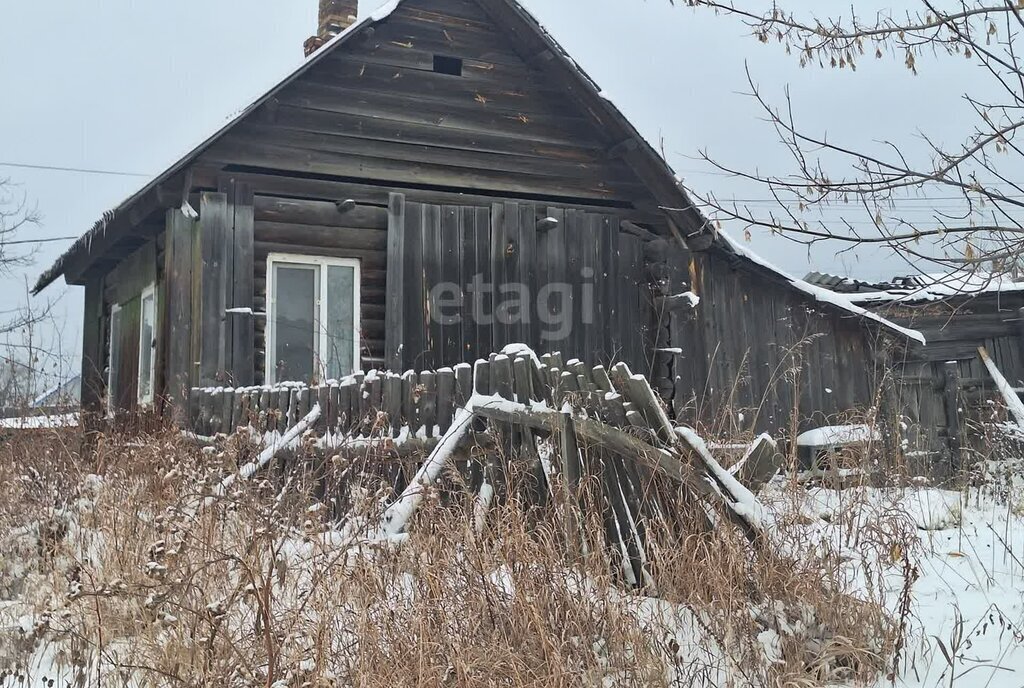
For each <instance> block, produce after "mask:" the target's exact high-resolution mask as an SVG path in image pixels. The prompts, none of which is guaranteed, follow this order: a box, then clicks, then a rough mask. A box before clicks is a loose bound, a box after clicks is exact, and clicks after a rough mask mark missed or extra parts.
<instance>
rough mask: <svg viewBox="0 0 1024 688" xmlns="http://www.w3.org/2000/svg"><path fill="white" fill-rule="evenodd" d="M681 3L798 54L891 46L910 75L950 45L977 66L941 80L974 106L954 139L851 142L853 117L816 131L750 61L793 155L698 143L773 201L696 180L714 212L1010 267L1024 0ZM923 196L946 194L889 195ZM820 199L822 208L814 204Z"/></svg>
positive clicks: (818, 57)
mask: <svg viewBox="0 0 1024 688" xmlns="http://www.w3.org/2000/svg"><path fill="white" fill-rule="evenodd" d="M687 4H688V5H690V6H693V7H698V8H708V9H711V10H714V11H716V12H719V13H721V14H723V15H725V16H731V17H734V18H738V19H739V20H741V21H742V22H744V23H745V24H746V26H747V27H748V28H749V30H750V32H751V34H752V35H753V36H754V37H755V38H756V39H757V40H759V41H760V42H762V43H778V44H779V45H780V46H781V48H782V49H783V50H785V52H786V53H787V54H791V55H794V56H795V57H796V59H798V61H799V64H800V65H801V66H803V67H819V68H825V69H828V68H832V69H837V70H847V69H849V70H854V71H855V70H856V69H857V67H858V65H860V64H861V63H863V62H865V61H866V60H885V59H889V60H894V61H896V62H897V65H898V64H899V63H902V65H903V67H905V68H906V69H908V70H910V71H911V72H912V73H914V74H917V73H918V72H919V71H923V70H925V69H926V66H925V65H926V64H931V65H932V68H933V69H934V70H935V71H936V72H938V71H940V70H943V69H944V68H947V67H948V65H944V64H943V61H945V60H950V59H957V58H958V59H961V60H964V59H966V60H969V61H971V62H972V63H973V64H975V65H977V66H978V67H979V68H980V69H979V71H978V73H977V75H973V74H972V77H971V78H970V79H969V80H967V79H965V80H964V81H965V83H962V84H957V83H955V82H952V83H947V84H945V85H944V87H945V88H947V89H953V90H955V91H957V92H958V93H962V98H963V101H964V102H965V103H966V104H967V106H968V110H969V112H971V113H973V118H972V119H971V118H964V122H963V127H964V128H963V131H962V132H961V134H960V136H959V137H958V139H957V140H955V142H954V143H952V144H945V143H942V142H940V141H938V140H937V139H935V138H932V137H930V136H929V134H928V132H927V131H921V132H918V131H907V132H894V134H893V136H902V137H903V139H902V140H896V139H894V140H886V141H881V142H873V143H871V144H866V143H864V142H857V141H858V136H857V132H856V131H855V130H853V127H854V126H855V124H853V125H851V128H850V130H848V131H840V132H839V133H838V135H828V134H825V133H822V132H818V131H812V130H811V129H810V128H809V127H807V126H806V125H804V124H803V123H802V122H801V119H800V117H799V115H798V113H799V112H800V111H801V109H805V110H809V109H811V108H813V107H814V104H811V103H794V101H793V100H792V98H791V96H790V92H789V89H788V88H787V89H786V91H785V94H784V96H783V100H784V102H783V103H782V104H781V105H778V104H776V103H775V102H774V99H773V98H771V97H766V96H765V95H764V94H763V93H762V91H761V90H760V89H759V88H758V86H757V84H756V83H755V77H754V76H753V75H751V74H750V73H749V71H748V74H747V79H748V82H749V84H750V87H751V95H752V97H753V98H754V100H755V102H756V103H757V105H758V107H759V108H760V110H761V111H762V113H763V114H764V115H765V116H766V118H767V119H768V121H769V122H771V124H772V125H773V126H774V129H775V131H776V132H777V134H778V137H779V140H780V142H781V143H782V144H783V145H784V147H785V149H786V151H787V152H788V154H789V157H790V158H791V162H792V163H793V165H792V169H791V170H790V171H788V172H787V173H784V174H778V175H773V174H765V173H763V172H761V171H760V170H758V169H756V168H755V167H754V165H753V164H748V163H743V164H740V165H730V164H726V163H724V162H722V161H721V160H718V159H715V158H713V157H712V156H710V155H708V154H707V153H703V154H702V155H703V157H704V158H705V160H707V161H708V162H709V163H711V165H712V166H714V167H716V168H717V169H719V170H720V171H724V172H726V173H729V174H732V175H735V176H736V177H738V178H740V179H742V180H744V181H745V182H747V183H752V184H755V185H757V187H758V188H760V189H762V190H763V191H766V192H767V195H768V196H769V197H770V199H774V201H775V202H774V203H769V207H770V208H771V209H769V210H767V211H764V210H763V209H758V208H752V207H750V206H749V205H745V204H743V203H740V202H730V201H727V200H722V199H719V198H717V197H716V196H714V195H713V194H701V193H700V192H694V193H693V195H694V196H695V197H697V198H698V199H699V201H700V203H701V204H703V205H704V206H705V207H706V208H707V209H708V210H709V212H710V214H712V215H714V217H715V218H716V219H717V220H719V221H732V222H735V223H738V224H740V225H742V226H743V227H744V228H745V229H746V230H747V231H749V230H750V229H768V230H770V231H772V232H777V233H780V234H782V235H783V236H786V237H788V238H791V239H793V240H795V241H798V242H802V243H805V244H813V243H817V242H821V241H831V242H838V243H839V244H840V245H842V246H845V247H851V246H856V245H862V244H875V245H883V246H888V247H890V248H892V249H894V250H895V251H896V252H897V253H899V254H900V255H903V256H905V257H907V258H908V260H909V261H910V262H914V259H924V260H927V261H930V262H932V263H937V264H939V265H940V266H942V267H944V268H948V269H955V270H959V271H963V270H971V271H974V270H979V269H981V270H984V271H985V272H986V273H991V274H993V276H998V275H1001V274H1006V273H1014V274H1016V273H1017V272H1018V271H1019V269H1020V267H1021V266H1020V261H1019V256H1020V254H1021V252H1022V249H1024V225H1022V224H1021V220H1022V213H1021V209H1022V208H1024V188H1022V184H1024V182H1022V181H1021V180H1020V172H1021V170H1022V169H1024V151H1022V150H1021V148H1020V146H1019V144H1018V142H1017V141H1016V137H1017V132H1018V130H1019V129H1021V127H1024V69H1022V64H1021V55H1020V53H1021V52H1022V47H1024V46H1022V45H1021V44H1020V43H1019V42H1018V38H1019V36H1020V33H1021V31H1022V30H1024V3H1020V2H1017V1H1016V0H1007V1H1006V2H1000V3H996V2H991V1H984V0H980V1H975V2H968V1H962V2H959V3H951V4H948V5H946V6H945V7H941V8H940V7H939V6H937V5H936V4H934V3H932V2H929V1H928V0H921V2H920V4H919V10H918V11H914V12H907V13H906V14H904V15H902V16H898V15H895V14H891V13H886V12H878V11H870V10H868V8H867V5H866V3H855V4H854V6H853V7H852V8H850V9H849V11H848V12H847V13H846V14H845V15H835V16H827V15H824V16H822V15H818V14H815V13H814V12H813V11H807V10H803V9H800V10H798V11H789V10H788V9H787V8H786V7H785V6H784V5H783V6H776V7H773V8H771V9H770V10H768V11H766V12H764V13H759V12H757V11H751V10H750V9H749V7H747V6H746V3H742V4H740V3H735V4H734V3H731V2H718V1H716V0H687ZM954 73H955V72H954ZM886 106H887V107H898V106H899V104H898V103H889V104H887V105H886ZM850 121H851V122H855V121H856V120H855V119H851V120H850ZM925 127H927V125H925ZM911 138H913V139H922V140H923V142H924V148H923V151H922V150H921V149H920V148H918V147H916V146H908V145H907V144H906V141H907V140H909V139H911ZM928 198H942V199H943V202H942V203H941V204H939V206H938V207H935V208H933V209H932V211H931V212H930V213H929V214H930V217H928V219H926V220H924V221H922V220H921V219H920V216H917V217H911V216H909V214H908V213H906V212H905V211H904V210H901V207H900V205H899V203H900V201H903V200H907V199H924V200H927V199H928ZM826 208H828V209H829V210H831V212H830V213H828V214H827V215H824V214H819V213H818V212H817V211H821V210H824V209H826ZM837 214H838V219H832V218H836V217H837ZM824 217H828V218H830V219H829V220H826V219H823V218H824ZM854 218H856V219H854ZM865 218H867V220H866V222H865ZM865 224H866V225H867V226H866V228H865Z"/></svg>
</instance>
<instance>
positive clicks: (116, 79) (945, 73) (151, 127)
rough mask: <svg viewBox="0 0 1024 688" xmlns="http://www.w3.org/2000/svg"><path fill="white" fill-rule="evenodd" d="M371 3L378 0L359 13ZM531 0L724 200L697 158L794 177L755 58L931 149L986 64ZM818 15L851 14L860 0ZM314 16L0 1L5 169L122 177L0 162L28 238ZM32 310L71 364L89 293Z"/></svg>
mask: <svg viewBox="0 0 1024 688" xmlns="http://www.w3.org/2000/svg"><path fill="white" fill-rule="evenodd" d="M905 2H909V0H905ZM378 4H380V2H379V1H377V0H367V1H366V2H365V5H366V7H362V8H361V12H365V11H369V10H370V9H372V8H373V6H375V5H378ZM525 4H526V5H527V7H528V8H529V9H531V10H532V11H533V12H534V13H535V14H536V15H537V16H538V17H539V19H540V20H541V21H542V22H543V23H544V24H545V25H546V26H547V27H548V29H549V30H550V31H551V32H552V34H553V35H554V36H555V37H556V38H557V39H558V40H559V41H561V42H562V44H563V45H564V46H565V47H566V48H567V49H568V50H569V52H570V53H571V54H572V55H573V56H574V57H575V58H576V59H577V61H578V62H580V63H581V64H582V65H583V67H584V68H585V69H586V70H587V71H588V72H589V73H590V74H591V76H592V77H594V78H595V80H596V81H597V82H598V83H599V84H600V85H601V86H602V88H603V89H604V90H605V91H606V93H607V94H608V95H610V96H611V98H612V99H613V100H614V101H615V102H616V104H617V105H618V106H619V107H620V108H621V109H622V110H623V111H624V112H625V113H626V115H627V116H629V117H630V118H631V119H632V120H633V121H634V123H635V124H636V125H637V127H638V128H639V129H640V131H641V133H643V134H644V135H645V136H646V137H647V138H648V139H649V140H651V141H653V142H655V143H656V144H657V145H661V146H663V148H664V150H665V151H666V153H667V155H668V157H669V159H670V162H671V163H672V165H673V166H674V167H675V169H676V170H677V172H679V173H680V175H681V176H682V177H684V178H685V181H686V183H687V184H688V185H690V186H691V187H694V188H697V189H703V190H711V191H714V192H715V193H717V194H718V195H719V196H720V197H723V198H727V197H730V196H737V197H740V198H753V199H755V201H757V199H760V198H763V197H764V196H765V193H764V192H763V191H761V190H758V189H751V188H749V187H746V186H744V185H743V184H740V183H738V182H737V181H735V180H733V179H730V178H728V177H724V176H722V175H721V174H719V173H713V172H710V171H709V169H708V167H707V166H706V165H705V164H704V163H701V162H700V161H699V160H697V157H698V152H699V151H700V150H702V149H707V150H708V151H709V152H710V153H711V154H712V155H713V156H715V157H718V158H720V159H721V160H722V161H724V162H727V163H730V164H732V165H734V166H736V167H739V168H744V169H751V168H754V167H757V168H759V169H761V170H763V171H771V172H785V171H787V170H788V169H789V162H788V160H787V158H786V157H785V155H784V152H783V151H782V150H781V149H780V147H779V145H778V143H777V141H776V139H775V136H774V132H773V131H772V129H771V128H770V127H769V126H768V125H767V124H766V123H764V122H763V121H761V119H760V115H759V113H758V110H757V108H756V106H755V105H754V104H753V103H752V101H751V100H750V98H749V97H747V96H745V95H743V93H745V92H746V91H747V90H749V89H748V87H747V84H746V77H745V74H744V69H745V66H747V65H749V68H750V71H751V73H752V75H753V77H754V79H755V80H756V81H757V82H758V83H759V85H760V86H761V88H762V90H763V92H764V93H765V95H766V96H767V97H768V98H769V99H772V100H773V101H775V102H779V103H781V102H783V100H782V94H783V88H784V86H785V85H787V84H788V85H790V86H791V89H792V95H793V98H794V102H795V105H796V110H797V112H798V114H799V115H800V117H801V119H802V121H803V122H804V124H806V125H807V126H808V128H810V129H812V130H815V131H821V132H824V131H828V132H829V134H830V135H831V136H832V137H833V138H838V139H841V140H843V141H848V142H850V143H851V144H855V145H862V146H871V145H878V144H874V143H872V142H875V141H879V140H883V139H888V140H895V141H898V142H900V143H901V144H903V145H906V146H907V147H908V148H909V149H910V150H911V151H915V150H917V151H920V150H922V148H921V142H920V139H919V138H918V137H917V132H918V131H919V130H924V131H926V132H927V133H928V134H929V135H931V136H933V137H935V138H936V139H938V140H939V141H945V142H946V143H954V142H956V141H958V140H960V139H961V138H962V137H963V134H964V131H963V129H964V127H965V118H966V116H967V113H968V111H967V110H966V108H965V105H964V104H963V103H962V101H961V98H960V97H961V95H962V93H963V91H964V90H965V89H966V88H967V84H968V83H970V82H971V80H972V79H974V78H975V77H976V75H977V69H978V68H977V67H974V66H972V65H970V64H968V63H967V62H965V61H962V60H960V61H957V60H953V59H949V58H942V59H938V60H936V61H927V62H924V61H923V62H922V63H919V66H920V67H921V71H922V74H921V75H920V76H918V77H914V76H912V75H911V74H910V73H909V72H908V71H907V70H906V69H905V68H903V67H902V65H901V63H900V62H899V61H890V60H883V61H879V62H875V61H872V60H865V61H864V62H863V63H861V64H860V68H859V70H858V71H857V72H856V73H852V72H851V71H849V70H843V71H836V70H829V71H821V70H819V69H801V68H800V67H799V66H798V64H797V61H796V58H795V57H787V56H786V55H785V54H784V53H783V52H782V50H781V49H780V48H779V47H778V46H776V45H767V46H766V45H761V44H759V43H757V42H756V41H755V40H753V39H751V38H750V37H749V36H748V35H747V31H746V29H745V28H744V27H743V26H742V25H741V24H740V23H738V22H737V21H735V20H732V19H729V18H723V17H716V16H714V15H713V14H711V13H709V12H707V11H698V12H694V11H693V10H690V9H687V8H684V7H673V6H671V5H670V4H669V2H668V0H527V2H526V3H525ZM677 4H678V3H677ZM869 4H870V6H871V7H887V6H889V5H890V4H891V3H882V2H877V1H875V2H872V3H869ZM814 5H815V6H816V8H817V11H822V12H823V11H825V9H827V7H828V6H830V5H832V6H835V7H837V8H838V9H839V11H842V10H843V9H844V8H848V6H849V3H848V2H846V1H845V0H843V1H841V2H840V1H837V0H827V1H822V2H815V3H814ZM862 7H863V5H862ZM316 11H317V2H316V0H176V2H174V3H157V2H147V1H145V0H102V1H101V0H55V1H53V2H16V3H15V2H8V3H4V6H3V9H2V10H0V13H2V14H0V98H2V102H3V105H2V106H0V163H19V164H24V165H37V166H55V167H68V168H82V169H91V170H106V171H111V172H118V173H122V174H119V175H105V174H89V173H85V172H63V171H55V170H39V169H28V168H25V167H12V166H4V165H2V164H0V177H7V178H9V179H10V180H11V181H12V182H13V183H15V184H17V185H18V191H19V193H23V194H24V195H25V197H26V198H27V199H28V200H29V202H30V203H32V204H33V205H35V206H37V207H38V209H39V211H40V213H41V215H42V226H41V227H40V228H39V229H38V230H37V231H36V230H34V231H33V234H32V236H39V237H40V238H48V237H64V236H77V235H80V234H82V233H83V232H85V231H86V230H87V229H88V228H89V227H91V226H92V223H93V222H95V220H96V219H97V218H98V217H99V216H100V215H101V214H102V213H103V211H105V210H107V209H109V208H111V207H113V206H115V205H117V204H118V203H119V202H120V201H121V200H123V199H124V197H125V196H126V195H128V194H129V193H131V192H133V191H135V190H136V189H137V188H138V187H139V186H141V185H142V184H143V183H144V182H145V181H146V177H144V176H131V174H140V175H155V174H157V173H159V172H160V171H161V170H162V169H164V168H165V167H166V166H167V165H168V164H170V163H171V162H173V161H174V160H175V159H177V158H178V157H179V156H180V155H181V154H182V153H184V152H186V151H187V150H188V149H189V148H191V147H192V145H193V144H195V143H198V142H199V141H200V140H202V139H204V138H205V137H206V136H207V135H208V134H209V133H210V132H212V131H213V130H215V129H216V128H218V127H219V126H220V125H221V124H222V123H223V122H224V120H225V119H226V118H228V117H230V116H231V115H232V114H234V113H236V112H237V111H238V110H240V109H241V108H243V107H245V106H246V105H247V104H248V103H250V102H251V101H252V100H254V99H255V98H256V97H257V96H259V95H260V94H261V93H262V92H264V91H265V90H267V89H268V88H269V87H270V86H272V85H273V84H274V83H275V82H276V81H277V80H278V79H279V78H280V77H282V76H284V75H285V74H287V73H288V72H289V71H291V70H292V69H293V68H294V67H296V66H297V65H298V64H300V63H301V62H302V60H303V56H302V42H303V40H304V39H305V38H306V37H308V36H309V35H310V34H311V33H312V32H313V31H314V29H315V26H316ZM942 202H943V201H942V199H939V200H936V201H931V202H929V201H927V200H924V201H922V200H914V201H908V202H907V203H906V205H905V206H903V207H904V208H905V214H907V215H908V216H910V217H919V218H924V217H926V216H927V215H928V212H929V207H930V206H933V205H935V204H936V203H939V204H941V203H942ZM22 238H29V237H27V236H26V237H22ZM68 244H70V241H59V242H54V243H47V244H43V245H42V247H41V248H40V250H39V252H38V254H37V256H36V262H35V265H33V266H32V267H30V268H28V269H25V270H22V269H20V268H19V269H18V270H15V271H14V272H13V273H12V274H9V275H3V276H0V310H3V309H9V308H12V307H14V306H16V305H17V304H18V302H19V300H21V301H23V300H24V296H23V295H24V291H25V283H26V281H28V282H29V283H34V281H35V278H36V277H37V275H38V273H39V272H40V271H41V270H42V269H44V268H45V267H47V266H48V265H49V263H50V262H51V261H52V260H53V259H54V258H55V257H56V256H57V255H59V254H60V253H61V252H62V251H63V250H64V249H65V248H66V247H67V245H68ZM750 246H751V247H752V248H753V249H754V250H756V251H759V252H760V253H762V254H763V255H764V256H765V257H767V258H768V259H770V260H771V261H773V262H774V263H776V264H777V265H779V266H780V267H782V268H784V269H786V270H788V271H790V272H791V273H795V274H798V275H803V274H804V273H806V272H807V271H808V270H811V269H817V270H825V271H832V272H840V273H849V274H855V275H857V276H860V277H864V278H884V277H891V276H892V275H893V274H897V273H906V272H908V269H907V266H906V265H905V264H903V263H901V262H900V261H899V260H898V259H896V258H894V257H892V256H889V255H887V254H884V253H882V252H873V253H861V254H851V253H846V254H842V255H836V248H837V247H834V246H831V247H819V248H816V249H815V250H814V251H813V252H812V253H810V254H809V253H808V252H807V250H806V249H804V248H802V247H798V246H795V245H792V244H788V243H786V242H783V241H780V240H778V239H773V238H771V237H769V236H766V235H764V234H759V233H755V234H754V236H753V237H752V239H751V244H750ZM39 300H47V301H52V300H57V301H58V304H57V309H56V311H55V314H56V319H57V321H58V322H59V323H60V324H61V328H62V329H61V334H60V335H59V337H57V339H59V340H60V342H61V343H62V345H63V346H64V348H65V349H67V350H70V351H72V352H75V353H76V354H77V349H78V341H79V337H80V334H79V333H80V330H81V311H82V289H81V288H78V287H66V286H65V285H64V284H63V282H62V281H61V282H59V283H57V284H55V285H53V286H51V287H50V288H49V289H48V290H46V291H45V292H44V294H43V295H42V297H40V299H39ZM39 300H37V302H38V301H39ZM43 334H44V336H49V337H50V338H51V339H54V337H53V336H52V333H49V332H45V333H43Z"/></svg>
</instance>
